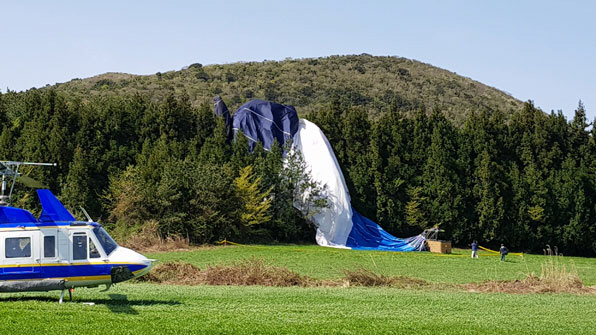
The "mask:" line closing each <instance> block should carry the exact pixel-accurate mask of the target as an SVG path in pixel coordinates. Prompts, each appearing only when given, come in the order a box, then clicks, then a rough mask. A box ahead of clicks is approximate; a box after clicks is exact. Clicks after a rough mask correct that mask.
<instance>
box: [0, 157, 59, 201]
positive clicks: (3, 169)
mask: <svg viewBox="0 0 596 335" xmlns="http://www.w3.org/2000/svg"><path fill="white" fill-rule="evenodd" d="M21 165H34V166H56V165H57V164H56V163H33V162H15V161H0V174H1V175H2V189H1V191H2V193H0V206H8V205H9V204H10V198H11V197H12V191H13V190H14V184H15V183H16V182H17V181H18V182H21V183H23V184H25V185H26V186H29V187H33V188H47V186H46V185H44V184H42V183H40V182H38V181H37V180H35V179H33V178H30V177H27V176H24V175H22V174H21V173H19V167H20V166H21ZM11 177H12V178H11ZM10 179H12V181H11V185H10V191H9V192H8V195H6V190H7V188H8V187H7V186H8V185H7V183H8V181H9V180H10Z"/></svg>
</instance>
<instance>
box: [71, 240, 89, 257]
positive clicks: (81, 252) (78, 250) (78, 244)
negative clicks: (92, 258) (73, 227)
mask: <svg viewBox="0 0 596 335" xmlns="http://www.w3.org/2000/svg"><path fill="white" fill-rule="evenodd" d="M72 259H73V260H81V259H87V235H86V234H81V235H74V236H73V237H72Z"/></svg>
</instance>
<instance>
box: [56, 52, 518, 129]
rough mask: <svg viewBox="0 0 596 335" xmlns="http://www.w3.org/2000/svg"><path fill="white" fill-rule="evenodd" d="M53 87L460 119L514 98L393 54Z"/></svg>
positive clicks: (114, 76) (503, 106) (509, 107)
mask: <svg viewBox="0 0 596 335" xmlns="http://www.w3.org/2000/svg"><path fill="white" fill-rule="evenodd" d="M56 89H57V90H58V91H65V92H66V93H69V94H70V95H78V96H81V97H84V98H90V97H93V96H102V95H118V96H123V95H131V94H136V93H140V94H146V95H149V96H151V98H152V99H154V100H156V101H159V100H163V99H164V97H166V96H167V95H168V94H170V93H176V94H187V95H188V96H189V97H190V99H191V101H192V103H193V105H195V106H197V105H199V104H200V103H203V102H210V101H211V99H212V98H213V96H214V95H216V94H219V95H221V96H222V97H223V98H224V100H225V101H226V103H228V105H229V106H230V108H231V110H235V109H236V108H237V107H239V106H240V105H241V104H243V103H244V102H246V101H247V100H250V99H253V98H261V99H266V100H274V101H276V102H279V103H283V104H289V105H293V106H295V107H296V108H297V110H298V111H299V112H301V113H304V112H310V111H314V110H317V109H318V108H320V107H322V106H326V105H327V104H328V103H329V101H331V100H333V99H335V98H338V99H340V100H341V101H342V102H344V103H348V104H352V105H358V106H362V107H364V108H365V109H366V110H367V111H368V112H369V114H370V115H376V114H378V113H379V112H381V111H383V110H385V109H387V108H388V106H389V105H390V104H392V103H394V104H395V105H396V106H397V107H398V108H400V109H401V110H405V111H410V110H415V109H417V108H418V107H419V106H422V105H424V106H425V107H426V108H427V110H430V109H432V108H439V109H441V110H442V111H445V112H446V114H447V115H448V116H449V118H450V119H452V120H455V121H457V123H458V124H461V123H462V121H463V119H465V117H466V116H467V115H468V113H469V112H470V111H482V110H488V111H493V110H497V109H499V110H501V111H503V112H506V113H507V114H509V113H510V112H511V111H514V110H517V109H519V108H520V106H521V102H520V101H518V100H516V99H515V98H513V97H511V96H510V95H508V94H506V93H504V92H502V91H499V90H497V89H495V88H492V87H489V86H486V85H484V84H482V83H480V82H477V81H474V80H472V79H470V78H466V77H462V76H459V75H457V74H456V73H453V72H449V71H447V70H443V69H440V68H437V67H434V66H432V65H429V64H425V63H422V62H418V61H415V60H410V59H406V58H399V57H378V56H371V55H367V54H363V55H357V56H331V57H325V58H316V59H286V60H284V61H279V62H278V61H263V62H248V63H244V62H239V63H233V64H225V65H209V66H202V65H201V64H199V63H195V64H192V65H190V66H188V67H185V68H184V69H182V70H179V71H169V72H164V73H159V72H158V73H156V74H154V75H132V74H124V73H106V74H102V75H98V76H94V77H91V78H87V79H73V80H71V81H70V82H67V83H63V84H57V85H56Z"/></svg>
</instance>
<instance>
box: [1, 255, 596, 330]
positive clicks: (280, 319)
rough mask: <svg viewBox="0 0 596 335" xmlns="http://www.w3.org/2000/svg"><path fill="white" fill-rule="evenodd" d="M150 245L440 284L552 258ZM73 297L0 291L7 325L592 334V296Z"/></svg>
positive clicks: (222, 291) (162, 290)
mask: <svg viewBox="0 0 596 335" xmlns="http://www.w3.org/2000/svg"><path fill="white" fill-rule="evenodd" d="M148 256H149V257H153V258H157V259H159V260H160V262H167V261H173V260H183V261H187V262H190V263H193V264H195V265H197V266H199V267H201V268H205V267H206V266H207V265H217V264H232V263H234V262H238V261H242V260H244V259H247V258H250V257H256V258H260V259H266V260H267V261H268V262H270V263H271V264H274V265H277V266H284V267H288V268H290V269H291V270H293V271H296V272H298V273H300V274H303V275H308V276H311V277H313V278H320V279H334V278H339V277H342V275H343V271H344V270H345V269H348V268H355V267H365V268H368V269H372V270H374V271H375V272H378V273H383V274H386V275H405V276H411V277H417V278H422V279H426V280H428V281H432V282H436V283H466V282H475V281H483V280H490V279H521V278H523V277H524V276H525V275H526V274H527V273H528V271H534V272H537V273H538V274H540V269H541V265H542V264H543V263H544V262H545V261H546V260H547V258H545V257H544V256H536V255H529V256H525V257H524V258H523V259H522V258H519V257H513V256H512V257H509V260H508V261H507V262H504V263H500V262H499V260H498V257H495V256H487V255H482V254H481V258H480V259H478V260H472V259H469V258H468V257H467V256H468V253H467V251H463V250H456V252H455V253H454V254H453V255H451V256H439V255H432V254H429V253H420V254H415V253H404V254H402V253H383V252H360V251H348V250H335V249H328V248H321V247H316V246H279V247H278V246H275V247H262V246H254V247H217V248H201V249H197V250H193V251H184V252H170V253H156V254H148ZM558 261H559V262H563V263H569V262H570V261H573V262H574V263H575V265H576V267H577V268H578V272H579V275H580V277H581V278H582V279H583V280H584V282H585V283H586V284H588V285H593V284H594V283H595V282H596V260H595V259H587V258H564V259H562V260H558ZM74 297H75V299H74V302H73V303H65V304H62V305H60V304H58V303H57V298H58V292H50V293H19V294H3V295H0V317H1V320H2V322H0V334H36V333H39V334H141V333H152V334H162V333H163V334H184V333H192V334H205V333H213V334H250V333H267V334H296V333H300V334H302V333H305V334H321V333H341V334H362V333H396V334H410V333H416V334H596V329H595V327H594V320H595V319H596V308H594V306H596V295H576V294H505V293H473V292H467V291H461V290H438V291H437V290H429V289H423V290H403V289H395V288H385V287H382V288H366V287H347V288H343V287H309V288H304V287H287V288H282V287H260V286H250V287H238V286H175V285H156V284H146V283H123V284H119V285H117V286H115V287H113V288H112V289H111V290H110V291H108V292H105V293H101V292H99V290H98V289H78V290H76V291H75V294H74ZM83 302H93V303H95V304H94V305H92V306H91V305H87V304H83Z"/></svg>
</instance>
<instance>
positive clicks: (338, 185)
mask: <svg viewBox="0 0 596 335" xmlns="http://www.w3.org/2000/svg"><path fill="white" fill-rule="evenodd" d="M293 149H294V150H299V151H300V152H301V153H302V157H303V159H304V162H305V164H306V166H307V169H309V170H310V174H311V177H312V178H313V180H314V181H316V182H318V183H320V184H321V185H326V191H327V194H326V196H327V199H328V203H329V207H328V208H324V209H322V211H321V212H320V213H318V214H317V215H315V216H314V218H313V220H314V222H315V225H316V226H317V235H316V240H317V244H319V245H321V246H327V247H334V248H346V249H359V250H383V251H420V250H424V248H425V236H424V235H423V234H420V235H417V236H413V237H409V238H398V237H395V236H393V235H391V234H389V233H388V232H386V231H385V230H384V229H383V228H381V227H380V226H379V225H378V224H376V223H375V222H373V221H371V220H369V219H367V218H366V217H364V216H362V215H361V214H360V213H358V212H357V211H356V210H354V209H353V208H352V205H351V204H350V194H349V192H348V187H347V186H346V181H345V179H344V176H343V174H342V172H341V168H340V166H339V163H338V162H337V158H336V157H335V153H333V149H332V148H331V144H329V141H328V140H327V138H326V137H325V134H323V132H322V131H321V129H319V127H318V126H317V125H316V124H314V123H312V122H310V121H308V120H305V119H300V120H299V124H298V131H297V132H296V134H295V135H294V138H293Z"/></svg>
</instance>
